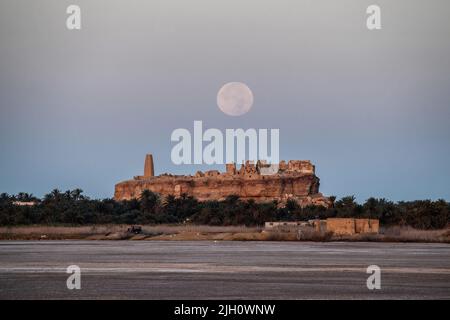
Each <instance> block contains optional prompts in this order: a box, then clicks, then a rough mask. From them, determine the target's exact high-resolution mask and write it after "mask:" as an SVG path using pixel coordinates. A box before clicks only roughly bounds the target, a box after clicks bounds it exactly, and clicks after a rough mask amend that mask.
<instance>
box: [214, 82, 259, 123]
mask: <svg viewBox="0 0 450 320" xmlns="http://www.w3.org/2000/svg"><path fill="white" fill-rule="evenodd" d="M217 105H218V106H219V109H220V110H221V111H222V112H223V113H225V114H227V115H229V116H241V115H243V114H245V113H247V112H248V111H249V110H250V109H251V108H252V105H253V93H252V91H251V90H250V88H249V87H248V86H247V85H246V84H245V83H242V82H228V83H227V84H225V85H223V86H222V88H220V90H219V92H218V93H217Z"/></svg>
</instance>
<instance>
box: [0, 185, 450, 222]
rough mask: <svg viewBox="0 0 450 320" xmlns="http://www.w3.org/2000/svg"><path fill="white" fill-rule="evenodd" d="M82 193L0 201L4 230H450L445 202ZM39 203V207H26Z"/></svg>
mask: <svg viewBox="0 0 450 320" xmlns="http://www.w3.org/2000/svg"><path fill="white" fill-rule="evenodd" d="M82 193H83V191H82V190H80V189H75V190H68V191H66V192H60V191H59V190H57V189H55V190H53V191H52V192H50V193H49V194H47V195H45V196H44V198H43V199H38V198H36V197H34V196H33V195H30V194H27V193H19V194H17V195H8V194H6V193H3V194H1V195H0V225H2V226H12V225H29V224H46V225H56V224H58V225H59V224H65V225H86V224H109V223H113V224H158V223H194V224H209V225H247V226H254V225H263V224H264V222H266V221H292V220H309V219H315V218H320V219H325V218H329V217H347V218H348V217H361V218H377V219H380V223H381V224H382V225H384V226H391V225H408V226H411V227H414V228H418V229H440V228H444V227H447V226H448V224H449V218H450V203H448V202H446V201H444V200H438V201H430V200H417V201H408V202H403V201H401V202H397V203H394V202H391V201H388V200H386V199H375V198H370V199H368V200H367V201H366V202H365V203H363V204H358V203H357V202H356V201H355V197H354V196H348V197H344V198H342V199H340V200H336V198H335V197H331V199H332V200H333V206H332V207H331V208H328V209H327V208H324V207H320V206H309V207H304V208H302V207H300V206H299V205H298V204H297V203H296V202H295V201H293V200H289V201H288V202H287V203H286V205H285V206H283V207H282V206H280V205H279V203H277V202H276V201H274V202H268V203H256V202H255V201H252V200H249V201H243V200H240V199H239V197H237V196H233V195H232V196H229V197H228V198H226V199H225V200H223V201H205V202H199V201H198V200H197V199H195V198H193V197H190V196H187V195H182V196H181V197H174V196H167V197H160V196H159V195H158V194H156V193H153V192H151V191H148V190H145V191H144V192H142V194H141V197H140V199H136V200H129V201H115V200H113V199H102V200H93V199H89V198H88V197H86V196H84V195H83V194H82ZM26 202H35V203H36V204H35V205H31V206H30V205H25V204H26Z"/></svg>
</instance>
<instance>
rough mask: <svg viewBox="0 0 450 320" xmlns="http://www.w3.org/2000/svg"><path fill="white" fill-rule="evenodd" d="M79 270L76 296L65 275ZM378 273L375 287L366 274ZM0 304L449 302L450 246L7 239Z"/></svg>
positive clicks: (0, 251) (2, 249) (0, 247)
mask: <svg viewBox="0 0 450 320" xmlns="http://www.w3.org/2000/svg"><path fill="white" fill-rule="evenodd" d="M69 265H78V266H79V267H80V268H81V289H80V290H69V289H67V286H66V280H67V277H68V276H69V274H67V273H66V268H67V267H68V266H69ZM369 265H378V266H379V267H380V268H381V289H380V290H368V289H367V286H366V280H367V277H368V276H369V274H367V273H366V268H367V267H368V266H369ZM0 298H1V299H108V298H113V299H131V298H134V299H421V298H423V299H450V245H448V244H424V243H375V242H373V243H367V242H327V243H318V242H317V243H315V242H263V241H261V242H251V241H246V242H239V241H218V242H213V241H0Z"/></svg>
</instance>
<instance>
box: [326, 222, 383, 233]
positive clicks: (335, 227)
mask: <svg viewBox="0 0 450 320" xmlns="http://www.w3.org/2000/svg"><path fill="white" fill-rule="evenodd" d="M379 225H380V224H379V221H378V219H353V218H328V219H327V231H330V232H333V233H334V234H336V235H352V234H355V233H378V231H379Z"/></svg>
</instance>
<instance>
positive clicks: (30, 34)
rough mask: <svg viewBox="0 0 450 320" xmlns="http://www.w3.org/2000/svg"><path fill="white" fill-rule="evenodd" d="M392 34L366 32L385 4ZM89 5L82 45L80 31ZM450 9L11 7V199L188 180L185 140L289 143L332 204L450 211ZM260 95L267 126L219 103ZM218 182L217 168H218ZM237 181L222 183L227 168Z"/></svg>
mask: <svg viewBox="0 0 450 320" xmlns="http://www.w3.org/2000/svg"><path fill="white" fill-rule="evenodd" d="M374 3H376V4H378V5H380V7H381V9H382V27H383V28H382V30H380V31H369V30H367V29H366V27H365V19H366V14H365V10H366V8H367V6H368V5H370V4H374ZM69 4H78V5H80V7H81V10H82V30H80V31H68V30H67V29H66V27H65V19H66V14H65V9H66V7H67V6H68V5H69ZM449 9H450V2H449V1H447V0H441V1H439V0H431V1H424V0H421V1H419V0H408V1H407V0H397V1H386V0H383V1H373V0H371V1H366V0H344V1H334V0H315V1H313V0H310V1H299V0H295V1H294V0H292V1H288V0H278V1H264V0H258V1H257V0H252V1H249V0H246V1H238V0H227V1H223V0H221V1H217V0H191V1H182V0H178V1H174V0H172V1H168V0H160V1H155V0H150V1H136V0H135V1H112V0H108V1H106V0H103V1H99V0H90V1H81V0H77V1H75V0H73V1H61V0H58V1H57V0H53V1H51V0H36V1H23V0H2V1H1V2H0V41H1V42H0V192H8V193H17V192H19V191H26V192H32V193H34V194H36V195H39V196H42V195H43V194H44V193H46V192H48V191H50V190H51V189H53V188H55V187H56V188H60V189H62V190H65V189H69V188H76V187H80V188H82V189H83V190H85V193H86V194H88V195H90V196H92V197H111V196H112V195H113V189H114V184H115V183H116V182H118V181H121V180H125V179H128V178H131V177H132V176H133V175H138V174H141V173H142V170H143V162H144V156H145V153H148V152H151V153H153V155H154V159H155V170H156V173H157V174H159V173H163V172H174V173H194V172H195V171H196V170H198V169H202V170H207V169H210V168H209V167H208V166H181V167H180V166H175V165H174V164H172V163H171V161H170V151H171V148H172V147H173V145H174V144H172V143H171V142H170V135H171V132H172V131H173V130H174V129H176V128H188V129H190V130H192V127H193V121H194V120H202V121H203V125H204V127H206V128H208V127H210V128H219V129H222V130H224V129H225V128H244V129H246V128H279V129H280V158H282V159H310V160H312V161H313V163H314V164H316V169H317V174H318V175H319V177H320V178H321V191H322V192H323V193H324V194H327V195H331V194H333V195H337V196H344V195H349V194H354V195H355V196H357V198H358V200H360V201H363V200H365V199H366V198H368V197H370V196H375V197H386V198H389V199H392V200H411V199H425V198H432V199H437V198H445V199H446V200H450V166H449V163H450V146H449V138H450V59H449V57H450V22H449V19H448V14H449V12H450V10H449ZM230 81H240V82H244V83H246V84H247V85H248V86H249V87H250V88H251V90H252V91H253V94H254V105H253V108H252V110H251V111H250V112H249V113H247V114H246V115H244V116H241V117H230V116H227V115H225V114H223V113H222V112H220V110H219V109H218V107H217V105H216V94H217V91H218V90H219V89H220V87H221V86H222V85H223V84H224V83H226V82H230ZM214 168H217V166H216V167H214ZM219 168H220V169H222V167H219Z"/></svg>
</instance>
